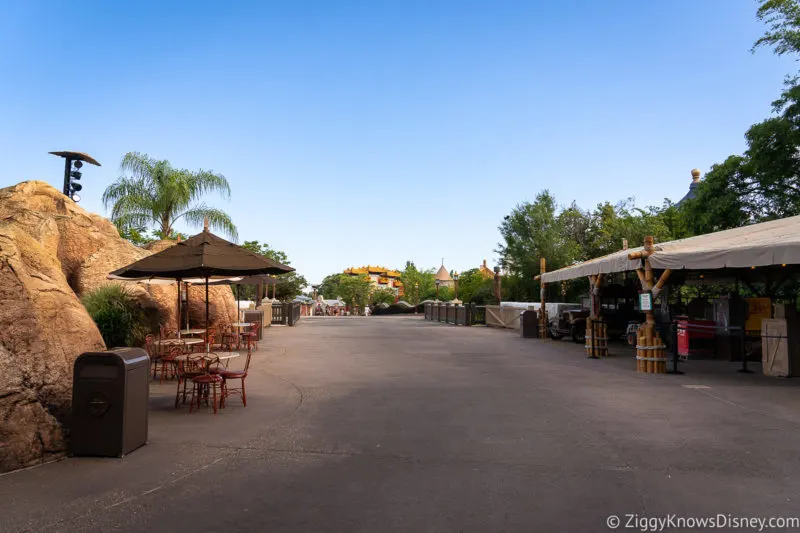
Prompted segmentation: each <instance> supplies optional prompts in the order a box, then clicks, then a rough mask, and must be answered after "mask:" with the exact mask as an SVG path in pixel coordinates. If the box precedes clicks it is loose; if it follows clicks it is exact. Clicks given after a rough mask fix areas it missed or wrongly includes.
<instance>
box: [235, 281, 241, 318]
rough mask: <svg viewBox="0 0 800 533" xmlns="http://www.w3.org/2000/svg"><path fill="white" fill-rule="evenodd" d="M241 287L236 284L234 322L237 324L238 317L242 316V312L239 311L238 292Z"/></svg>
mask: <svg viewBox="0 0 800 533" xmlns="http://www.w3.org/2000/svg"><path fill="white" fill-rule="evenodd" d="M240 289H241V286H240V285H239V284H238V283H237V284H236V322H239V317H241V316H242V312H241V311H240V310H239V290H240Z"/></svg>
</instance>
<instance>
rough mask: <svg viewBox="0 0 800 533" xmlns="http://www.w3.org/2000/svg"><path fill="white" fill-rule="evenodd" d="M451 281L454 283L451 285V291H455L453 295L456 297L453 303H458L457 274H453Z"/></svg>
mask: <svg viewBox="0 0 800 533" xmlns="http://www.w3.org/2000/svg"><path fill="white" fill-rule="evenodd" d="M453 281H454V282H455V283H454V284H453V289H454V290H455V295H456V297H455V298H454V301H456V302H457V301H458V272H456V273H455V274H453Z"/></svg>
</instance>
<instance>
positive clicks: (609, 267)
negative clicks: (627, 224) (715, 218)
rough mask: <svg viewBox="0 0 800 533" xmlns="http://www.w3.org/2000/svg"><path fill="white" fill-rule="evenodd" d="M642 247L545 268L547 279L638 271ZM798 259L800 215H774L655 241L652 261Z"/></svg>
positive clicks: (713, 265)
mask: <svg viewBox="0 0 800 533" xmlns="http://www.w3.org/2000/svg"><path fill="white" fill-rule="evenodd" d="M642 249H643V248H642V247H639V248H631V249H629V250H620V251H619V252H614V253H613V254H609V255H606V256H603V257H598V258H596V259H591V260H589V261H584V262H583V263H579V264H577V265H573V266H569V267H565V268H562V269H560V270H554V271H553V272H546V273H544V274H542V276H541V280H542V281H544V282H545V283H552V282H554V281H565V280H568V279H575V278H579V277H583V276H590V275H594V274H608V273H611V272H624V271H626V270H636V269H638V268H639V267H640V266H641V261H640V260H639V259H635V260H631V259H628V254H629V253H632V252H636V251H640V250H642ZM798 264H800V216H795V217H788V218H782V219H779V220H771V221H769V222H762V223H760V224H752V225H750V226H744V227H741V228H734V229H729V230H725V231H718V232H716V233H708V234H706V235H698V236H696V237H689V238H688V239H680V240H677V241H669V242H664V243H661V244H656V245H655V247H654V252H653V254H652V255H650V265H651V266H652V267H653V268H656V269H666V268H670V269H672V270H680V269H686V270H714V269H721V268H750V267H762V266H770V265H798Z"/></svg>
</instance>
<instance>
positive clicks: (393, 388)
mask: <svg viewBox="0 0 800 533" xmlns="http://www.w3.org/2000/svg"><path fill="white" fill-rule="evenodd" d="M631 355H632V354H630V352H626V351H620V352H619V353H618V354H617V355H616V356H614V357H612V358H609V359H607V360H587V359H585V358H584V356H583V353H582V349H581V348H580V347H578V346H576V345H574V344H572V343H570V342H559V343H557V342H553V341H542V340H538V339H521V338H519V336H518V335H516V334H515V333H514V332H511V331H508V330H497V329H490V328H485V327H473V328H464V327H454V326H449V325H444V324H438V323H431V322H426V321H424V320H423V319H422V318H421V317H419V316H405V317H368V318H355V317H341V318H338V317H337V318H305V319H303V320H301V322H300V324H299V325H298V326H296V327H293V328H289V327H273V328H271V329H270V331H269V332H268V335H267V339H266V340H265V341H263V342H262V346H261V349H260V350H259V351H258V352H256V353H255V354H254V356H253V363H252V367H251V369H252V372H251V375H250V376H249V377H248V381H247V385H248V406H247V407H246V408H245V407H243V406H242V405H241V403H240V402H239V400H238V399H236V398H234V399H232V400H231V402H230V405H229V407H228V408H227V409H225V410H224V411H222V412H221V413H220V414H218V415H216V416H215V415H214V414H212V413H211V411H210V410H207V409H205V408H204V409H203V410H201V411H200V412H197V413H192V414H189V413H188V409H187V408H182V409H179V410H175V409H174V407H173V405H172V403H173V400H174V391H175V389H174V387H175V385H174V383H164V384H158V383H154V384H153V385H152V386H151V401H150V407H151V411H150V415H151V416H150V439H149V442H148V444H147V445H146V446H145V447H143V448H141V449H139V450H137V451H135V452H133V453H132V454H130V455H128V456H126V457H125V458H123V459H103V458H70V459H66V460H63V461H60V462H56V463H52V464H48V465H43V466H40V467H36V468H32V469H29V470H25V471H20V472H15V473H11V474H8V475H4V476H0V501H2V502H3V504H2V511H0V532H3V533H5V532H15V531H48V532H49V531H65V532H75V531H87V532H88V531H91V532H94V531H97V532H109V531H125V532H133V531H147V532H176V531H191V532H193V533H201V532H211V531H214V532H216V531H225V532H240V531H241V532H244V531H248V532H249V531H253V532H262V531H270V532H275V531H299V532H313V531H341V532H365V533H366V532H369V533H373V532H394V531H398V532H399V531H402V532H450V531H465V532H494V531H509V532H511V531H514V532H516V531H519V532H533V531H547V532H557V531H565V532H594V531H609V529H608V527H607V521H608V520H609V516H611V515H616V516H618V517H619V519H620V521H621V524H620V526H619V528H618V530H620V531H624V530H626V528H625V527H624V526H625V524H626V523H628V525H636V526H637V528H628V529H627V530H631V531H633V530H641V531H645V530H648V531H650V530H652V531H657V530H658V529H649V527H650V526H651V525H653V524H655V522H643V520H654V519H656V518H662V517H663V518H664V519H665V520H666V519H667V518H666V517H668V516H670V515H674V516H673V520H675V519H677V518H679V517H683V518H684V520H685V519H686V518H690V517H696V518H702V517H712V516H718V515H722V516H723V517H724V516H728V519H729V520H730V519H731V518H736V517H748V518H749V517H756V518H762V517H763V518H770V517H778V518H780V517H793V516H800V505H799V504H798V503H799V502H798V498H800V461H799V460H798V458H799V457H800V454H799V453H798V446H800V444H799V443H800V381H793V380H778V379H769V378H765V377H763V376H760V375H741V374H736V373H735V372H734V371H733V370H735V369H731V368H730V367H729V366H728V365H725V364H719V365H716V366H714V367H713V368H711V370H708V369H707V368H705V367H704V369H703V371H702V372H700V371H698V372H692V371H691V370H692V369H691V368H689V372H688V373H687V374H685V375H683V376H673V375H640V374H636V373H635V372H634V371H633V368H634V362H633V360H632V358H631ZM234 364H236V363H234ZM698 368H700V367H699V366H698ZM628 515H632V516H633V518H629V517H628ZM611 523H612V525H613V519H611ZM643 525H644V526H645V528H648V529H643V528H642V526H643ZM662 530H664V531H673V530H680V529H679V528H672V527H670V525H669V524H666V523H665V527H664V528H663V529H662ZM694 530H695V531H697V530H703V528H697V529H694ZM723 530H724V528H723ZM746 530H747V529H744V531H746Z"/></svg>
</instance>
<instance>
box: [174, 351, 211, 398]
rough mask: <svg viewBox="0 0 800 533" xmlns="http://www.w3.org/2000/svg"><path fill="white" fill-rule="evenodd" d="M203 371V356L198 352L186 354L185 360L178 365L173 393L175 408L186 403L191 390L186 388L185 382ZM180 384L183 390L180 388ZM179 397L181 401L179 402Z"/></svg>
mask: <svg viewBox="0 0 800 533" xmlns="http://www.w3.org/2000/svg"><path fill="white" fill-rule="evenodd" d="M204 373H205V357H204V356H203V354H200V353H191V354H187V356H186V361H183V362H181V363H180V364H179V365H178V390H177V392H176V393H175V408H176V409H177V408H178V407H179V406H180V404H181V403H186V398H187V397H188V396H189V394H190V392H191V391H187V390H186V384H187V383H188V382H189V381H190V380H191V379H192V378H194V377H197V376H200V375H202V374H204ZM181 385H182V386H183V390H181ZM181 397H182V398H183V402H181Z"/></svg>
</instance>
